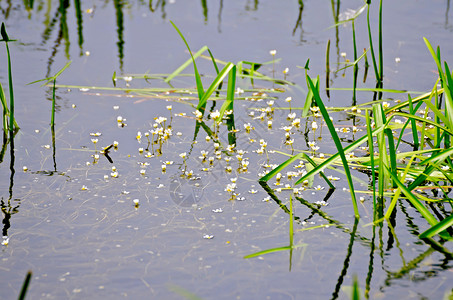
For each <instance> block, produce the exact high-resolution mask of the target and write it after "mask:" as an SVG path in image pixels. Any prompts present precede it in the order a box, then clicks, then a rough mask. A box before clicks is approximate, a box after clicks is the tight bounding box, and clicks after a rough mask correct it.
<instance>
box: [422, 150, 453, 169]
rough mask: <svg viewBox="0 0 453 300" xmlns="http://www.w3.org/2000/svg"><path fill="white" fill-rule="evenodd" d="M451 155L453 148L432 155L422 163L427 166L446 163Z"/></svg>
mask: <svg viewBox="0 0 453 300" xmlns="http://www.w3.org/2000/svg"><path fill="white" fill-rule="evenodd" d="M450 155H453V148H451V149H447V150H445V151H441V152H440V153H438V154H435V155H432V156H431V157H429V158H427V159H425V160H424V161H422V162H420V164H421V165H426V164H428V163H429V164H436V165H437V164H439V163H441V162H443V161H445V160H446V159H447V158H448V157H450Z"/></svg>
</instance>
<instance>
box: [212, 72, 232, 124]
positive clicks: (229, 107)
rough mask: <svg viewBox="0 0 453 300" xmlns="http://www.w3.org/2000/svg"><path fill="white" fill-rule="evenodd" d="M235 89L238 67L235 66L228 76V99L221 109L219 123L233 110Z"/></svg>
mask: <svg viewBox="0 0 453 300" xmlns="http://www.w3.org/2000/svg"><path fill="white" fill-rule="evenodd" d="M235 87H236V66H235V65H233V68H231V70H230V73H229V75H228V88H227V98H226V100H225V102H224V103H223V105H222V107H221V108H220V115H219V118H218V119H217V122H220V120H222V118H223V115H224V113H225V111H226V110H232V109H233V103H234V89H235Z"/></svg>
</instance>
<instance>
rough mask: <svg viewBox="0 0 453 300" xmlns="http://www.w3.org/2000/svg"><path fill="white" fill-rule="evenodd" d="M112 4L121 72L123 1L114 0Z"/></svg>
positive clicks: (122, 55)
mask: <svg viewBox="0 0 453 300" xmlns="http://www.w3.org/2000/svg"><path fill="white" fill-rule="evenodd" d="M113 4H114V5H115V14H116V26H117V30H116V31H117V33H118V42H117V43H116V44H117V45H118V58H119V62H120V71H121V72H123V58H124V50H123V49H124V39H123V32H124V16H123V6H124V3H123V1H122V0H114V1H113Z"/></svg>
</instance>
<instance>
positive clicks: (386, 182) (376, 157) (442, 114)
mask: <svg viewBox="0 0 453 300" xmlns="http://www.w3.org/2000/svg"><path fill="white" fill-rule="evenodd" d="M425 43H426V45H427V47H428V49H429V51H430V52H431V54H432V56H433V59H434V61H435V62H436V65H437V67H438V72H439V80H438V82H440V83H441V88H440V89H439V88H437V82H436V84H435V86H434V88H433V90H432V91H431V92H428V93H425V94H422V95H421V96H418V97H416V98H412V97H411V96H410V95H408V100H407V101H404V102H402V103H399V104H397V105H394V106H393V107H390V105H389V104H388V103H382V101H379V102H372V103H369V104H367V105H371V106H368V107H367V106H366V105H363V106H362V108H364V111H365V114H364V115H360V114H356V116H359V117H362V118H364V119H366V124H367V134H366V135H364V136H362V137H360V138H358V139H357V140H356V141H354V142H352V143H350V144H349V145H346V146H345V147H344V146H343V145H342V144H341V142H340V140H339V138H338V135H337V133H336V132H335V129H334V127H333V124H332V121H331V120H330V117H329V112H328V110H327V108H326V107H325V106H324V104H323V102H322V100H321V98H320V96H319V86H318V85H317V83H316V82H315V81H314V80H312V79H311V78H310V77H309V76H308V75H307V82H308V84H309V88H310V90H309V91H310V93H311V97H312V98H311V99H310V98H307V101H309V103H311V102H312V101H313V102H314V103H316V105H317V106H318V107H319V110H320V112H321V113H322V115H323V118H324V122H325V124H326V125H327V127H328V129H329V133H330V135H331V137H332V139H333V141H334V143H335V145H336V147H337V150H338V152H337V153H336V154H333V155H331V156H330V157H329V158H327V159H325V160H324V161H323V162H322V163H321V164H319V165H317V166H316V167H314V168H313V169H312V170H309V171H308V172H307V173H306V174H305V175H304V176H302V177H301V178H300V179H299V180H298V181H297V182H296V185H297V184H300V183H302V182H304V181H305V180H307V179H309V178H312V177H313V176H314V175H315V174H317V173H321V172H322V170H324V169H325V168H327V167H329V166H331V165H333V164H334V163H337V162H338V161H339V160H341V162H342V165H343V168H344V173H345V175H346V177H347V180H348V184H349V190H350V192H351V198H352V200H353V207H354V214H355V216H356V218H358V217H359V213H358V209H357V204H356V201H355V199H356V197H355V191H354V187H353V182H352V176H351V174H350V172H349V165H350V160H349V161H348V159H346V155H345V154H347V153H349V152H351V151H353V150H354V149H356V148H358V147H359V146H360V145H361V144H363V143H365V142H368V145H369V147H370V148H369V155H368V156H365V157H361V158H354V161H355V162H356V163H358V164H359V166H360V167H359V169H361V170H364V171H366V172H367V173H369V174H370V178H371V181H372V184H371V189H372V193H373V199H374V209H375V222H376V223H378V222H381V221H382V220H383V219H389V218H390V216H391V215H392V212H393V211H394V209H395V207H396V205H395V204H396V201H397V200H398V199H399V198H400V196H404V197H405V198H406V199H407V200H408V201H409V202H410V203H411V204H412V206H413V207H414V208H415V209H417V211H418V212H419V213H420V215H421V216H422V217H423V218H424V219H425V220H426V221H427V222H428V223H429V224H430V226H431V228H430V229H428V230H426V231H425V232H423V233H422V234H420V238H425V239H429V238H432V237H433V236H434V235H439V236H440V237H441V238H442V239H444V240H450V239H453V237H452V235H451V233H449V232H448V231H447V229H449V227H451V226H453V217H452V216H451V215H450V214H449V213H447V215H446V216H441V215H440V214H439V213H438V212H434V213H433V212H431V211H430V209H429V208H427V207H426V205H425V203H427V202H432V201H437V202H439V201H440V202H442V201H447V202H448V201H449V200H450V197H449V196H448V195H447V193H446V192H444V190H448V189H450V188H451V185H452V184H453V176H452V175H451V170H453V163H452V161H451V156H452V155H453V149H451V138H452V136H453V117H452V116H453V92H452V89H453V79H452V76H451V71H450V69H449V66H448V64H447V63H446V62H445V63H443V65H442V63H441V55H440V49H439V48H437V51H434V49H433V48H432V46H431V44H430V43H429V41H428V40H427V39H425ZM372 90H373V89H372ZM384 91H385V90H384V89H379V88H376V89H375V90H374V92H375V93H376V92H384ZM441 95H444V99H445V104H444V107H443V108H442V107H441V106H440V102H441V101H440V100H439V97H440V96H441ZM384 104H385V105H384ZM422 105H424V111H423V116H417V115H416V112H417V111H418V110H419V109H420V108H423V106H422ZM344 110H347V109H345V108H344ZM371 113H372V116H373V120H374V124H373V125H371V118H370V114H371ZM397 117H402V118H405V119H406V121H405V122H404V123H403V122H401V121H400V122H396V119H397ZM407 132H409V134H407ZM404 136H410V137H412V140H413V141H412V143H411V142H406V141H404V140H403V137H404ZM374 143H377V148H376V150H378V152H375V151H374V146H373V145H374ZM404 143H406V144H410V145H412V149H409V150H408V149H407V148H402V145H403V144H404ZM302 154H303V153H298V154H296V155H294V156H292V157H291V158H290V159H288V160H287V161H285V162H284V163H282V164H280V165H279V166H278V167H276V168H275V169H274V170H272V171H271V172H269V173H268V174H267V175H265V176H264V177H262V178H261V179H260V181H262V182H267V181H268V180H269V179H270V178H272V177H274V176H275V175H276V174H277V173H278V172H281V171H282V170H283V169H284V168H285V167H287V166H288V165H289V164H291V163H292V162H293V161H295V160H296V159H304V156H303V155H302ZM426 154H428V155H430V156H429V157H426V156H425V155H426ZM409 158H410V160H409V163H407V160H408V159H409ZM401 160H405V162H403V163H402V162H401ZM376 166H377V167H376ZM376 179H377V180H376ZM376 183H377V184H376ZM427 183H429V184H432V185H434V186H436V187H437V188H439V190H440V191H442V192H443V193H444V197H443V199H436V200H433V199H430V198H429V197H426V196H424V195H422V194H421V193H418V192H414V191H415V190H416V189H420V188H424V187H425V185H426V184H427ZM389 191H391V193H390V194H391V195H393V199H392V201H391V203H390V205H388V206H387V211H386V212H385V214H384V209H385V207H386V205H385V196H386V195H388V193H389ZM376 197H377V198H376ZM435 215H437V218H436V217H435Z"/></svg>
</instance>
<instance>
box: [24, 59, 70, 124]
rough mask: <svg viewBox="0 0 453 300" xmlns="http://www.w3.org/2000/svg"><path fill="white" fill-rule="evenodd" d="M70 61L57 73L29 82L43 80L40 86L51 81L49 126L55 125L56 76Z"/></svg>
mask: <svg viewBox="0 0 453 300" xmlns="http://www.w3.org/2000/svg"><path fill="white" fill-rule="evenodd" d="M71 62H72V61H69V62H67V63H66V65H65V66H64V67H63V68H61V69H60V70H59V71H58V72H57V73H55V75H53V76H50V77H47V78H44V79H39V80H36V81H33V82H30V83H29V84H34V83H37V82H42V81H45V82H44V83H43V84H42V85H41V86H45V85H47V84H49V83H50V82H52V109H51V117H50V126H52V127H53V126H54V125H55V100H56V98H55V90H56V82H57V78H58V77H59V76H60V75H61V73H63V71H64V70H66V69H67V68H68V67H69V66H70V65H71Z"/></svg>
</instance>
